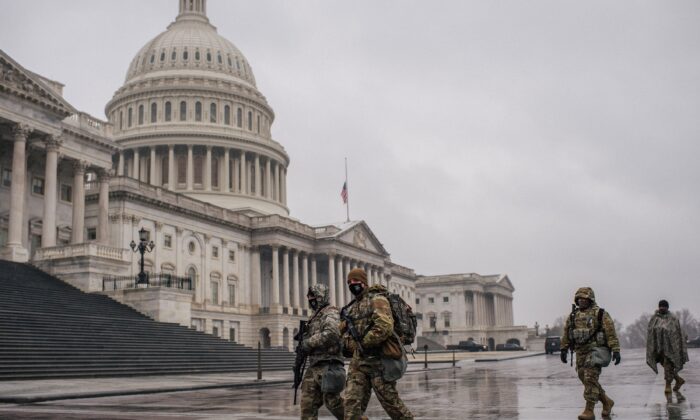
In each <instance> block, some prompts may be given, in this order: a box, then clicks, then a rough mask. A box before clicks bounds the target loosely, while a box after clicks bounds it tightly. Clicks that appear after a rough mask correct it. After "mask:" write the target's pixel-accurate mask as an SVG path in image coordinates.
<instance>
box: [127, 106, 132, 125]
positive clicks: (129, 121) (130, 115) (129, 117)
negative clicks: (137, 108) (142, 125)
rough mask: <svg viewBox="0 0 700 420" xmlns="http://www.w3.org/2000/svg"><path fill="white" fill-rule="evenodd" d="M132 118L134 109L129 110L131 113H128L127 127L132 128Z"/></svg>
mask: <svg viewBox="0 0 700 420" xmlns="http://www.w3.org/2000/svg"><path fill="white" fill-rule="evenodd" d="M132 116H133V109H131V108H129V111H128V112H127V117H126V119H127V126H128V127H129V128H131V123H132V122H133V118H132Z"/></svg>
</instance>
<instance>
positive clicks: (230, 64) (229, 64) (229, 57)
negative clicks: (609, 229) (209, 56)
mask: <svg viewBox="0 0 700 420" xmlns="http://www.w3.org/2000/svg"><path fill="white" fill-rule="evenodd" d="M226 58H227V59H228V66H229V67H233V63H231V56H230V55H229V56H228V57H226Z"/></svg>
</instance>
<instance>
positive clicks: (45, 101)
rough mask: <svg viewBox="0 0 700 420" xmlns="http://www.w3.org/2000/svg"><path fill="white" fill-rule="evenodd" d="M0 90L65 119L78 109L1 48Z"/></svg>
mask: <svg viewBox="0 0 700 420" xmlns="http://www.w3.org/2000/svg"><path fill="white" fill-rule="evenodd" d="M0 91H5V92H8V93H9V94H11V95H14V96H17V97H19V98H21V99H23V100H26V101H29V102H32V103H35V104H38V105H40V106H42V107H44V108H47V109H49V110H50V111H52V112H53V113H55V114H56V115H58V116H59V117H60V119H63V118H65V117H67V116H69V115H71V114H75V113H76V112H77V111H76V110H75V108H73V107H72V106H71V105H70V104H69V103H68V102H67V101H66V100H65V99H63V98H62V97H61V96H60V95H58V94H56V92H54V91H53V90H52V89H51V88H50V87H49V86H47V85H46V84H45V83H44V82H42V81H41V80H40V78H39V77H37V76H36V75H35V74H33V73H32V72H30V71H28V70H26V69H25V68H24V67H22V66H21V65H19V63H17V62H16V61H15V60H13V59H12V58H10V56H9V55H7V54H6V53H5V52H4V51H2V50H0Z"/></svg>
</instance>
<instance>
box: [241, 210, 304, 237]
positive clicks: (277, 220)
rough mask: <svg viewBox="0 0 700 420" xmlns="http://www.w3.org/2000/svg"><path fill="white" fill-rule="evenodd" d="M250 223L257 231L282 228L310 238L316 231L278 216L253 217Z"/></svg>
mask: <svg viewBox="0 0 700 420" xmlns="http://www.w3.org/2000/svg"><path fill="white" fill-rule="evenodd" d="M251 221H252V226H253V227H254V228H258V229H259V228H266V227H284V228H287V229H289V230H291V231H293V232H297V233H300V234H303V235H307V236H310V237H315V236H316V230H315V229H314V228H312V227H311V226H309V225H305V224H303V223H301V222H297V221H296V220H294V219H289V218H287V217H283V216H280V215H278V214H271V215H269V216H258V217H253V218H252V219H251Z"/></svg>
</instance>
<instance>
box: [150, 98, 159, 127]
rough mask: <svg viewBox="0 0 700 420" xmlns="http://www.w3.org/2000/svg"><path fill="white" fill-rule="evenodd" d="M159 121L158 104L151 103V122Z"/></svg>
mask: <svg viewBox="0 0 700 420" xmlns="http://www.w3.org/2000/svg"><path fill="white" fill-rule="evenodd" d="M156 121H158V105H157V104H156V103H155V102H153V103H152V104H151V123H155V122H156Z"/></svg>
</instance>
